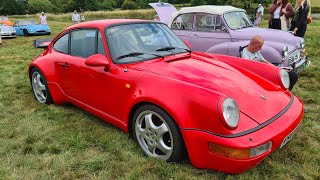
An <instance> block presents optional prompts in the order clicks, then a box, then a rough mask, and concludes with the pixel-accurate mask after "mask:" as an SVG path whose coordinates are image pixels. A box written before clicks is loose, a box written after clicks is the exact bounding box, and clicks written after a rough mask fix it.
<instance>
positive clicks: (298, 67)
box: [293, 55, 311, 74]
mask: <svg viewBox="0 0 320 180" xmlns="http://www.w3.org/2000/svg"><path fill="white" fill-rule="evenodd" d="M310 64H311V61H310V60H309V59H308V56H307V55H305V56H304V57H303V58H301V60H300V61H299V62H298V63H295V64H294V69H293V71H295V72H296V73H298V74H299V73H300V72H301V71H302V70H303V69H305V68H307V67H309V66H310Z"/></svg>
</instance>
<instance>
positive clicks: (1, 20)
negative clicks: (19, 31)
mask: <svg viewBox="0 0 320 180" xmlns="http://www.w3.org/2000/svg"><path fill="white" fill-rule="evenodd" d="M0 24H5V25H7V26H13V22H12V21H10V20H9V19H8V18H7V17H0Z"/></svg>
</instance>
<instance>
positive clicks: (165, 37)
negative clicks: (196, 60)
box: [106, 23, 190, 64]
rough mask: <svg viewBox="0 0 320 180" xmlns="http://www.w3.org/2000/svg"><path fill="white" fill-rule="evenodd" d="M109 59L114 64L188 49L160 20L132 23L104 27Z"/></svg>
mask: <svg viewBox="0 0 320 180" xmlns="http://www.w3.org/2000/svg"><path fill="white" fill-rule="evenodd" d="M106 38H107V42H108V48H109V51H110V55H111V58H112V61H113V62H114V63H118V64H124V63H132V62H136V61H145V60H150V59H154V58H159V57H164V56H167V55H171V54H178V53H183V52H188V51H190V50H189V49H188V47H187V46H186V45H185V44H184V43H183V42H182V41H181V40H180V39H179V38H178V37H177V36H176V35H175V34H174V33H173V32H172V31H171V30H170V29H169V28H168V27H167V26H166V25H164V24H161V23H134V24H123V25H116V26H112V27H109V28H106Z"/></svg>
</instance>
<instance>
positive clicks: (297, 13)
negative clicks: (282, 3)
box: [290, 0, 311, 38]
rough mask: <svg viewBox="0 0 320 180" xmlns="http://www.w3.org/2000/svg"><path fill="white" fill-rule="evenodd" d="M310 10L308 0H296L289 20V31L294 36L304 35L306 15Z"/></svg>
mask: <svg viewBox="0 0 320 180" xmlns="http://www.w3.org/2000/svg"><path fill="white" fill-rule="evenodd" d="M310 12H311V4H310V0H297V1H296V6H295V7H294V17H293V20H292V22H291V28H290V31H293V33H294V35H295V36H299V37H302V38H303V37H304V34H305V33H306V31H307V17H308V15H310Z"/></svg>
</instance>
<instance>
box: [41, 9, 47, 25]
mask: <svg viewBox="0 0 320 180" xmlns="http://www.w3.org/2000/svg"><path fill="white" fill-rule="evenodd" d="M39 19H40V23H41V24H42V25H48V24H47V16H46V15H44V12H41V15H40V17H39Z"/></svg>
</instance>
